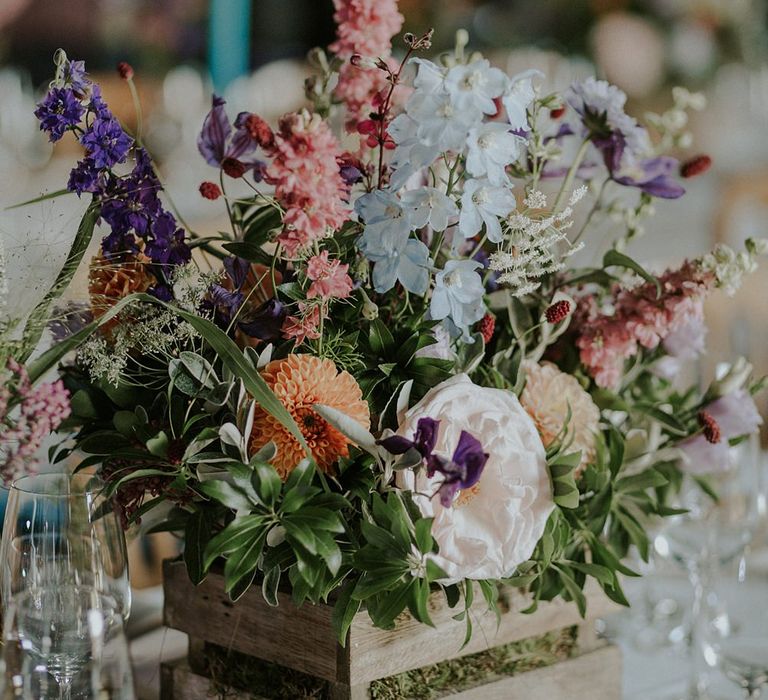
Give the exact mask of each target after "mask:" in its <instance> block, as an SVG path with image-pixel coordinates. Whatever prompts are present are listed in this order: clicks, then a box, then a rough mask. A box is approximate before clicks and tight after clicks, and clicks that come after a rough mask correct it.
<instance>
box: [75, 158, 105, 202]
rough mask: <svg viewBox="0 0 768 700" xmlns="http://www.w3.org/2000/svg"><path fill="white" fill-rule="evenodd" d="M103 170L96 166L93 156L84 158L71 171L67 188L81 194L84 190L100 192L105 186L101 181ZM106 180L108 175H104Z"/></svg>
mask: <svg viewBox="0 0 768 700" xmlns="http://www.w3.org/2000/svg"><path fill="white" fill-rule="evenodd" d="M102 175H103V172H102V171H101V170H99V169H98V168H97V167H96V164H95V163H94V162H93V159H92V158H83V160H81V161H80V162H79V163H78V164H77V165H76V166H75V167H74V168H72V171H71V172H70V173H69V181H68V182H67V189H68V190H69V191H70V192H76V193H77V194H78V195H81V194H82V193H83V192H92V193H93V192H98V191H99V190H100V189H102V188H103V187H104V184H102V183H100V182H99V181H100V180H101V179H102ZM104 179H105V180H106V177H104Z"/></svg>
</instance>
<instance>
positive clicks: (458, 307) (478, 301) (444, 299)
mask: <svg viewBox="0 0 768 700" xmlns="http://www.w3.org/2000/svg"><path fill="white" fill-rule="evenodd" d="M482 267H483V264H482V263H481V262H478V261H477V260H449V261H448V262H446V263H445V267H444V268H443V269H442V270H441V271H440V272H438V273H437V275H435V291H434V292H433V293H432V300H431V302H430V306H429V313H430V315H431V316H432V318H433V319H435V320H443V319H448V320H449V321H451V322H452V323H453V325H454V326H455V327H456V328H457V329H458V330H459V332H460V333H461V334H462V339H463V340H464V342H466V343H471V342H473V338H472V335H471V334H470V329H471V327H472V325H473V324H475V323H477V322H478V321H479V320H480V319H481V318H482V317H483V316H484V315H485V304H484V303H483V295H484V294H485V287H484V286H483V281H482V279H481V278H480V275H479V274H478V273H477V271H478V270H479V269H482Z"/></svg>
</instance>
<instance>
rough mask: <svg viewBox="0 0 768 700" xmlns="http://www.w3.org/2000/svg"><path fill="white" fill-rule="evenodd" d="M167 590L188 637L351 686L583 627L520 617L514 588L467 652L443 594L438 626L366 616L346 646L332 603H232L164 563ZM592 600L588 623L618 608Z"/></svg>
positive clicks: (551, 611)
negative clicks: (382, 622) (336, 629)
mask: <svg viewBox="0 0 768 700" xmlns="http://www.w3.org/2000/svg"><path fill="white" fill-rule="evenodd" d="M164 588H165V601H166V602H165V621H166V624H167V625H168V626H169V627H173V628H175V629H178V630H181V631H182V632H186V633H187V634H189V635H190V637H194V638H197V639H201V640H205V641H208V642H212V643H214V644H217V645H219V646H222V647H225V648H232V649H235V650H237V651H241V652H243V653H245V654H249V655H251V656H255V657H256V658H259V659H263V660H265V661H271V662H273V663H277V664H280V665H282V666H287V667H288V668H292V669H295V670H297V671H302V672H304V673H308V674H310V675H313V676H317V677H318V678H322V679H324V680H329V681H332V682H335V683H341V684H349V685H352V686H358V685H365V684H367V683H369V682H370V681H372V680H376V679H378V678H384V677H386V676H390V675H394V674H397V673H401V672H403V671H407V670H410V669H414V668H419V667H421V666H426V665H429V664H433V663H437V662H439V661H443V660H445V659H447V658H457V657H459V656H464V655H466V654H473V653H476V652H479V651H484V650H486V649H489V648H490V647H494V646H499V645H501V644H507V643H509V642H514V641H517V640H521V639H525V638H527V637H535V636H539V635H542V634H546V633H547V632H551V631H554V630H558V629H562V628H564V627H569V626H571V625H577V624H580V623H582V622H583V620H582V619H581V618H580V617H579V615H578V611H577V610H576V606H575V605H574V604H573V603H566V602H564V601H555V602H552V603H542V604H540V605H539V608H538V610H537V611H536V613H535V614H533V615H523V614H521V613H520V612H519V611H520V610H522V609H524V608H525V607H526V606H527V605H528V601H527V599H526V598H525V597H524V596H523V595H521V594H520V593H518V592H517V591H514V590H511V589H509V590H507V591H506V595H507V598H508V603H509V608H510V609H509V611H508V612H505V613H504V614H502V616H501V621H500V623H499V624H498V627H497V619H496V616H495V614H493V613H492V612H490V611H488V610H487V609H486V604H485V602H484V601H482V600H481V599H480V600H477V601H476V602H475V604H474V605H473V606H472V608H471V611H470V614H471V615H472V619H473V627H474V633H473V636H472V639H471V641H470V642H469V644H468V645H467V646H466V647H464V648H463V649H461V644H462V643H463V641H464V634H465V627H464V623H462V622H457V621H455V620H453V619H452V618H453V615H455V614H456V613H457V612H458V610H456V609H453V610H452V609H450V608H448V606H447V605H446V603H445V600H444V598H443V596H441V595H439V594H437V595H435V596H433V598H432V600H431V601H430V615H431V617H432V620H433V621H434V622H435V628H432V627H429V626H427V625H423V624H421V623H419V622H417V621H416V620H414V619H413V618H411V617H410V616H409V615H407V614H404V615H402V616H401V617H400V619H399V620H398V623H397V627H396V628H395V629H394V630H391V631H386V630H380V629H377V628H376V627H374V626H373V624H372V623H371V621H370V619H369V618H368V615H367V614H366V613H358V615H356V616H355V619H354V621H353V623H352V626H351V628H350V635H349V638H348V643H347V645H346V647H345V648H342V647H341V646H340V645H338V644H337V642H336V640H335V636H334V633H333V627H332V624H331V615H332V607H331V606H329V605H303V606H301V607H300V608H296V607H295V606H294V605H293V603H292V602H291V600H290V596H289V595H288V594H286V593H283V592H281V593H279V594H278V600H279V603H280V604H279V606H278V607H276V608H273V607H270V606H268V605H267V604H266V602H265V601H264V600H263V598H262V597H261V592H260V591H259V590H251V591H249V592H248V593H246V594H245V595H244V596H243V597H242V598H241V599H240V600H239V601H238V602H237V604H233V603H232V602H231V601H230V600H229V598H228V596H227V595H226V594H225V593H224V585H223V577H222V576H221V575H218V574H215V573H212V574H210V575H209V576H208V578H207V579H206V580H205V581H204V582H203V583H201V584H200V585H199V586H194V585H193V584H192V583H191V582H190V580H189V578H188V576H187V573H186V570H185V568H184V564H183V563H181V562H166V564H165V567H164ZM586 594H587V598H588V619H590V620H591V619H594V618H595V617H599V616H601V615H604V614H605V613H607V612H610V611H612V610H614V609H616V605H615V604H614V603H612V602H610V601H609V600H608V599H607V598H606V597H605V595H604V594H603V593H602V591H600V590H599V588H597V586H595V587H589V586H588V588H587V591H586ZM478 598H481V597H478Z"/></svg>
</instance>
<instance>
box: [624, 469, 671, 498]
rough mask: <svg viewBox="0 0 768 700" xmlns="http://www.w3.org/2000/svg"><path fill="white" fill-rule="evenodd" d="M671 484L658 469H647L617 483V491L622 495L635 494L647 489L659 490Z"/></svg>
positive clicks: (625, 477)
mask: <svg viewBox="0 0 768 700" xmlns="http://www.w3.org/2000/svg"><path fill="white" fill-rule="evenodd" d="M667 483H669V482H668V480H667V478H666V477H665V476H664V475H663V474H662V473H661V472H659V471H656V469H653V468H651V469H646V470H645V471H644V472H640V473H639V474H633V475H632V476H624V477H622V478H621V479H619V480H618V481H617V482H616V485H615V487H614V488H615V489H616V491H619V492H621V493H634V492H637V491H645V489H650V488H658V487H659V486H664V485H665V484H667Z"/></svg>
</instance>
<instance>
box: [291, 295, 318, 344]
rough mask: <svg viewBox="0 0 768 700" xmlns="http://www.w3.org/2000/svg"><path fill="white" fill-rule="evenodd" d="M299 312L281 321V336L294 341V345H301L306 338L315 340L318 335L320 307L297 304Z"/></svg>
mask: <svg viewBox="0 0 768 700" xmlns="http://www.w3.org/2000/svg"><path fill="white" fill-rule="evenodd" d="M299 310H300V311H301V314H300V315H299V316H288V318H286V319H285V321H284V322H283V328H282V334H283V338H286V339H288V340H290V339H291V338H293V339H294V340H295V341H296V346H297V347H298V346H299V345H301V344H302V343H303V342H304V341H305V340H306V339H307V338H309V339H310V340H317V339H318V338H319V337H320V330H319V329H320V307H319V306H312V307H310V308H308V307H307V305H306V304H299Z"/></svg>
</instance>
